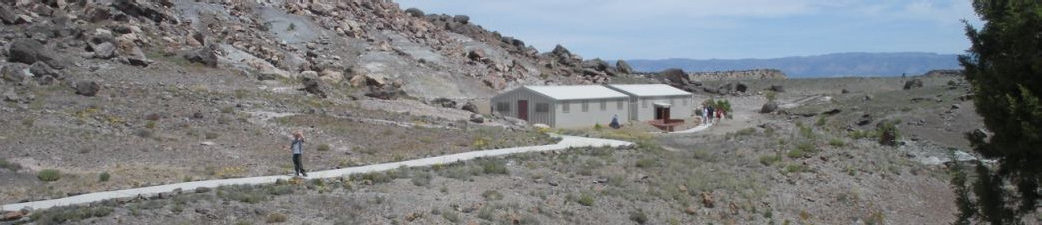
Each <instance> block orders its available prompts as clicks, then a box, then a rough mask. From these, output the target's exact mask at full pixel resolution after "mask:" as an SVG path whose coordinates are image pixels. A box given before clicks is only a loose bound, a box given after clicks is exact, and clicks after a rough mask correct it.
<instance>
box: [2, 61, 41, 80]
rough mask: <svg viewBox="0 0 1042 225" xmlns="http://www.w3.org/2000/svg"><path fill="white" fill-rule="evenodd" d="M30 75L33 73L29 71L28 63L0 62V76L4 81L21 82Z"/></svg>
mask: <svg viewBox="0 0 1042 225" xmlns="http://www.w3.org/2000/svg"><path fill="white" fill-rule="evenodd" d="M32 76H33V74H31V73H30V72H29V65H25V64H21V63H7V64H0V78H2V79H3V80H5V81H10V82H14V83H21V82H22V81H24V80H27V79H28V78H30V77H32Z"/></svg>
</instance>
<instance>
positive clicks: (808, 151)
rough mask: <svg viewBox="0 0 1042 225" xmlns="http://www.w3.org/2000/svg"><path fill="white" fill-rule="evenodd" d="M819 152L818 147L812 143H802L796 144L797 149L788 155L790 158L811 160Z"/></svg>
mask: <svg viewBox="0 0 1042 225" xmlns="http://www.w3.org/2000/svg"><path fill="white" fill-rule="evenodd" d="M817 152H818V147H817V146H814V143H811V142H800V143H798V144H796V148H793V149H792V150H790V151H789V153H788V154H787V155H788V156H789V158H794V159H795V158H810V157H811V156H814V154H815V153H817Z"/></svg>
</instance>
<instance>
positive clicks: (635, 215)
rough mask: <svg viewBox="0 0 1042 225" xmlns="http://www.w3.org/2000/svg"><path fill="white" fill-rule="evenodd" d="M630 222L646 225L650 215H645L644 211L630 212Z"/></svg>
mask: <svg viewBox="0 0 1042 225" xmlns="http://www.w3.org/2000/svg"><path fill="white" fill-rule="evenodd" d="M630 220H632V221H633V222H637V224H645V223H647V222H648V214H645V213H644V210H639V209H638V210H637V211H632V212H630Z"/></svg>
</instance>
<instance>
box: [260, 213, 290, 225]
mask: <svg viewBox="0 0 1042 225" xmlns="http://www.w3.org/2000/svg"><path fill="white" fill-rule="evenodd" d="M265 222H268V223H282V222H286V215H285V214H282V213H277V212H275V213H271V214H268V218H267V219H266V220H265Z"/></svg>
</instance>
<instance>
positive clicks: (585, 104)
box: [583, 100, 590, 112]
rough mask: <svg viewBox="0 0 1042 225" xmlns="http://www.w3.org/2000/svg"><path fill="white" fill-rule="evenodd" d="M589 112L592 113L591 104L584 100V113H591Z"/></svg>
mask: <svg viewBox="0 0 1042 225" xmlns="http://www.w3.org/2000/svg"><path fill="white" fill-rule="evenodd" d="M589 111H590V102H588V101H586V100H583V112H589Z"/></svg>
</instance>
